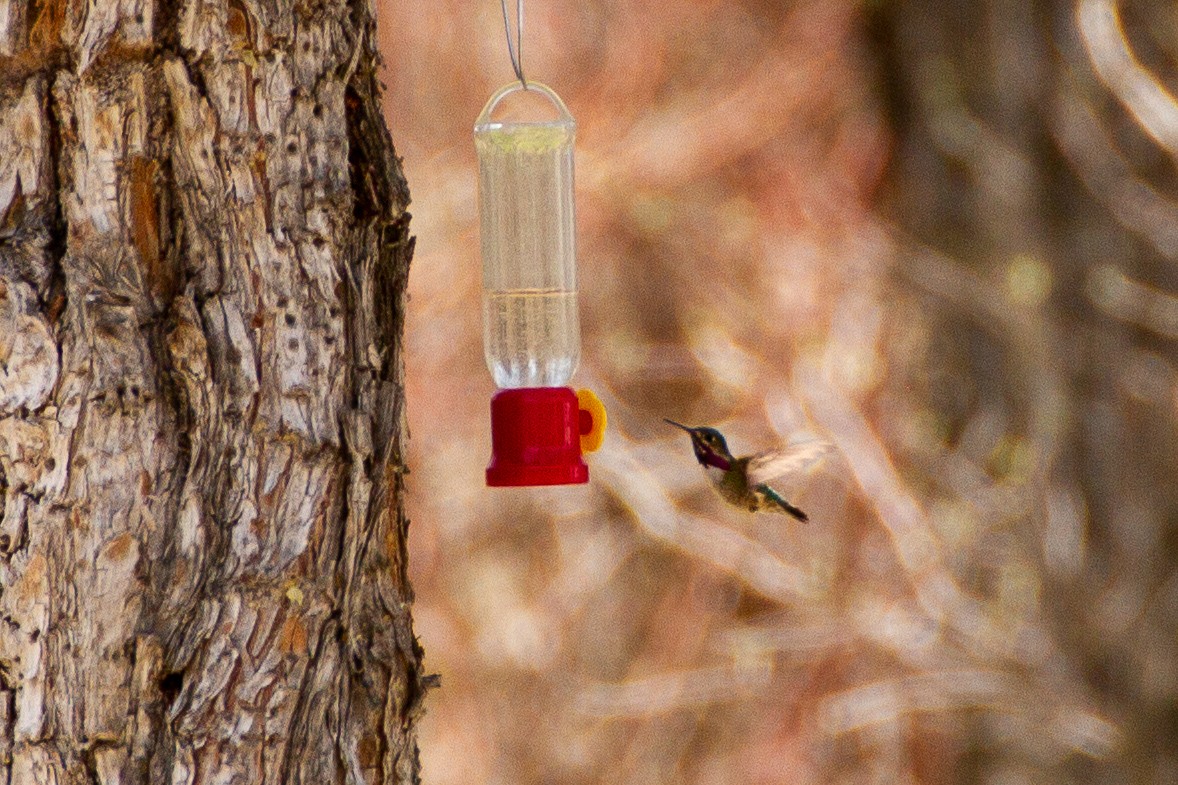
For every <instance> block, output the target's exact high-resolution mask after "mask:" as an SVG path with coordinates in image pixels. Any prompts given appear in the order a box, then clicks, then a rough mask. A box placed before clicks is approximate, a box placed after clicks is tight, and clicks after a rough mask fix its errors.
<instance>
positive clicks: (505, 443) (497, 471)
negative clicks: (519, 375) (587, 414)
mask: <svg viewBox="0 0 1178 785" xmlns="http://www.w3.org/2000/svg"><path fill="white" fill-rule="evenodd" d="M582 420H583V418H582V416H581V409H580V405H579V403H578V401H577V394H576V393H575V392H573V391H572V390H571V389H570V388H568V387H524V388H521V389H515V390H501V391H500V392H498V393H496V395H495V397H494V398H492V399H491V464H490V465H489V466H488V467H487V485H490V486H493V487H506V486H526V485H577V484H581V483H586V482H589V467H588V466H586V465H585V462H584V461H583V460H581V433H582V426H583V425H585V424H586V423H584V422H582ZM585 432H588V431H587V429H586V431H585Z"/></svg>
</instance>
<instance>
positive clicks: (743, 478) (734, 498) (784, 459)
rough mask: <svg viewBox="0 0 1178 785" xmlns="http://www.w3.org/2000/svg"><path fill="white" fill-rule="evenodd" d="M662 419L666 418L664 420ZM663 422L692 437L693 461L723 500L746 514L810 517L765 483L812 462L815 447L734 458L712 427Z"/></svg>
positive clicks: (800, 518)
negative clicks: (760, 513) (773, 513)
mask: <svg viewBox="0 0 1178 785" xmlns="http://www.w3.org/2000/svg"><path fill="white" fill-rule="evenodd" d="M664 419H665V418H664ZM665 422H668V423H670V424H671V425H674V426H675V427H676V428H682V429H683V430H685V431H687V433H688V434H689V435H690V436H691V447H692V449H693V450H695V459H696V460H697V461H699V463H700V466H703V467H704V471H705V472H706V473H707V475H708V479H709V480H711V481H712V487H713V488H715V489H716V492H717V493H719V494H720V496H721V497H723V499H724V500H725V501H727V502H728V503H730V504H733V505H735V506H737V507H743V508H744V509H746V510H748V511H749V512H778V513H785V514H787V515H792V516H793V517H795V518H797V519H798V520H799V521H806V520H809V518H808V517H807V516H806V513H804V512H802V511H801V510H800V509H798V508H797V507H795V506H794V505H793V504H790V503H789V502H788V501H786V500H785V498H784V497H783V496H782V495H781V494H779V493H778V492H777V491H775V490H773V489H772V488H770V487H769V485H768V481H769V480H772V479H774V478H776V477H780V476H782V475H784V474H788V473H790V472H793V471H797V470H798V469H800V468H802V467H803V466H805V465H807V464H809V463H811V462H812V461H813V460H814V458H815V457H816V456H817V455H818V454H820V453H821V452H822V448H821V447H820V446H818V445H807V446H804V447H802V448H800V449H794V450H773V451H769V452H763V453H757V454H756V455H746V456H745V457H743V458H736V457H734V456H733V455H732V452H731V451H730V450H729V449H728V442H726V441H725V440H724V435H723V434H722V433H720V432H719V431H718V430H716V429H715V428H707V427H699V428H689V427H688V426H686V425H684V424H683V423H678V422H675V421H674V420H666V419H665Z"/></svg>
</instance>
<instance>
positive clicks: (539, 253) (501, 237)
mask: <svg viewBox="0 0 1178 785" xmlns="http://www.w3.org/2000/svg"><path fill="white" fill-rule="evenodd" d="M508 41H509V44H510V37H509V38H508ZM514 62H515V58H514V56H513V64H514ZM516 73H517V75H518V76H519V77H520V81H519V82H516V83H512V84H509V85H507V86H506V87H503V88H501V89H499V90H498V91H496V92H495V94H494V95H492V96H491V98H490V100H488V101H487V105H486V106H485V107H484V108H483V111H482V114H480V115H479V117H478V120H477V121H476V123H475V127H474V139H475V148H476V150H477V152H478V158H479V214H480V219H481V220H480V225H481V233H482V255H483V348H484V353H485V355H486V360H487V367H488V368H489V369H490V371H491V375H492V376H493V377H494V379H495V384H496V386H498V387H499V391H498V392H497V393H496V394H495V396H494V397H493V398H492V399H491V462H490V465H489V466H487V485H491V486H527V485H567V484H574V483H584V482H588V481H589V468H588V467H587V466H586V465H585V461H584V460H583V459H582V454H583V453H586V452H592V451H594V450H596V449H597V448H598V447H600V446H601V442H602V439H603V437H604V431H605V423H606V417H605V408H604V407H603V406H602V404H601V401H600V400H599V399H598V398H597V396H596V395H594V394H593V393H592V392H590V391H589V390H577V391H574V390H572V389H571V388H570V387H568V386H567V385H568V381H569V379H570V378H571V377H572V375H573V372H574V371H575V370H576V369H577V364H578V362H579V361H580V356H581V326H580V319H579V317H578V312H577V260H576V248H575V241H574V235H575V211H574V208H573V140H574V137H575V134H576V123H575V122H574V120H573V117H572V115H570V114H569V111H568V109H567V108H566V107H565V105H564V102H563V101H561V100H560V97H559V96H558V95H557V94H556V93H555V92H553V91H552V89H550V88H549V87H546V86H545V85H543V84H540V83H538V82H526V81H525V80H524V79H523V75H522V71H521V70H520V69H519V68H518V67H517V69H516ZM522 91H528V92H529V93H532V94H535V95H539V96H542V97H543V98H545V99H547V101H548V103H550V104H551V108H552V109H554V110H555V117H554V118H552V119H545V120H538V121H537V120H527V121H517V120H495V119H493V118H492V114H493V113H494V111H495V109H496V107H498V106H499V104H500V102H501V101H502V100H503V99H505V98H507V97H508V96H511V95H513V94H515V93H519V92H522ZM517 100H518V99H517Z"/></svg>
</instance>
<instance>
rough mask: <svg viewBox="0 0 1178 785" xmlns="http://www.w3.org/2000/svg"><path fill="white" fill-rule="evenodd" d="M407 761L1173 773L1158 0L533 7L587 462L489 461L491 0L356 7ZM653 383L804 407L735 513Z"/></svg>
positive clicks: (1174, 377) (1174, 604)
mask: <svg viewBox="0 0 1178 785" xmlns="http://www.w3.org/2000/svg"><path fill="white" fill-rule="evenodd" d="M381 24H382V28H381V35H382V44H383V51H384V53H385V59H386V63H387V66H388V69H387V71H386V75H385V80H386V82H387V88H388V90H387V109H388V118H389V123H390V126H391V128H392V132H393V136H394V139H395V141H396V144H397V146H398V151H399V153H400V154H401V155H402V156H403V157H404V162H405V170H406V172H407V175H408V178H409V181H410V186H411V189H412V193H413V206H412V208H411V209H412V211H413V214H414V219H413V231H414V233H415V234H416V235H417V238H418V241H417V252H416V256H415V260H414V267H413V273H412V278H411V285H410V289H411V293H412V299H411V302H410V303H409V322H408V330H409V333H408V336H407V337H408V351H407V363H408V380H409V391H408V392H409V396H410V425H411V429H412V461H411V465H412V472H413V473H412V475H411V477H410V484H409V487H410V492H411V498H410V508H411V513H412V518H413V526H412V530H411V540H412V542H411V567H412V574H413V577H414V582H415V586H416V591H417V601H416V605H415V610H414V613H415V617H416V624H417V630H418V632H419V634H420V636H421V639H422V642H423V644H424V646H425V649H426V661H427V666H428V667H429V669H430V670H431V671H433V672H437V673H439V674H441V677H442V687H441V689H439V690H437V691H436V692H434V693H433V694H432V695H431V696H430V700H429V704H428V715H427V717H426V718H425V720H424V724H423V726H422V738H421V744H422V748H423V755H424V763H425V770H424V778H425V781H426V783H427V784H428V785H472V784H473V783H480V784H481V783H488V784H492V785H494V784H498V783H502V784H503V785H508V784H510V785H540V784H541V783H571V784H576V783H626V785H645V784H646V783H650V785H656V784H657V785H668V784H673V783H685V784H686V783H692V784H695V783H698V784H699V785H703V784H704V783H707V784H708V785H723V783H815V784H817V783H823V785H826V784H828V783H843V782H845V783H985V784H986V785H1021V784H1022V783H1028V784H1029V783H1068V782H1076V783H1159V784H1160V783H1173V782H1178V629H1176V628H1178V624H1176V619H1178V565H1176V563H1175V559H1174V556H1173V554H1174V552H1175V545H1176V531H1178V524H1176V521H1178V487H1176V482H1175V479H1176V477H1178V472H1176V469H1178V465H1176V464H1178V451H1176V449H1175V445H1176V439H1175V437H1176V436H1178V433H1176V430H1178V429H1176V428H1175V424H1176V421H1178V417H1176V416H1175V415H1176V406H1178V365H1176V363H1178V358H1176V357H1175V351H1174V349H1175V346H1174V341H1175V339H1176V338H1178V296H1176V295H1175V292H1178V201H1176V200H1178V177H1176V176H1175V161H1176V158H1178V103H1176V101H1175V99H1174V94H1175V91H1176V90H1178V60H1176V57H1178V6H1175V5H1174V4H1173V3H1169V2H1161V1H1160V0H1158V1H1157V2H1136V1H1135V2H1129V3H1124V4H1122V5H1120V6H1118V5H1117V4H1116V3H1114V2H1112V0H1079V2H1054V3H1049V2H1042V1H1039V0H1037V1H1036V2H1027V1H1026V0H981V1H974V2H964V0H949V2H944V1H943V0H912V1H911V2H889V1H888V0H877V1H876V2H869V3H864V2H845V1H844V0H801V1H799V2H793V3H788V4H782V3H774V2H757V1H756V0H746V1H745V2H727V1H726V0H679V1H678V2H672V3H655V2H639V0H595V1H594V2H584V0H528V6H527V26H526V31H525V42H524V58H525V68H526V70H527V72H528V74H529V75H530V77H531V78H534V79H540V80H542V81H544V82H546V83H548V84H550V85H552V86H553V87H554V88H555V89H556V90H557V91H558V92H560V93H561V94H562V96H563V97H564V98H565V100H566V102H567V103H568V105H569V107H570V109H571V111H572V112H573V114H574V115H575V116H576V118H577V120H578V123H579V131H578V148H577V156H578V157H577V177H578V181H577V207H578V210H579V216H578V217H579V231H580V234H579V243H580V245H579V258H580V276H581V277H580V283H581V296H582V297H581V313H582V321H583V325H584V354H583V358H584V359H583V361H582V365H581V370H580V372H579V373H578V375H577V376H576V377H575V379H574V383H576V384H578V385H580V386H588V387H592V388H594V389H595V390H596V391H597V392H598V393H599V394H600V395H601V396H602V398H603V399H604V400H605V402H606V404H607V406H608V407H609V411H610V415H611V418H612V419H611V430H610V433H609V435H608V438H607V440H606V444H605V448H604V449H603V451H602V452H600V453H598V454H597V455H595V456H593V458H592V460H591V466H592V482H591V483H590V485H588V486H586V487H571V488H561V489H538V490H490V489H487V488H485V487H484V486H483V477H482V471H483V468H484V466H485V463H486V459H487V457H488V445H489V424H488V410H487V409H488V404H487V401H488V399H489V397H490V395H491V394H492V393H493V387H492V383H491V380H490V377H489V375H488V373H487V371H486V369H485V367H484V365H483V359H482V342H481V335H480V329H481V322H480V310H479V309H480V305H479V303H480V286H481V281H480V261H479V254H478V227H477V205H476V182H475V158H474V149H473V145H472V141H471V136H470V132H471V126H472V123H473V120H474V118H475V116H476V115H477V114H478V112H479V110H480V109H481V107H482V104H483V102H484V101H485V100H486V98H487V96H488V95H489V94H490V93H491V92H492V91H493V90H494V89H495V88H496V87H498V86H500V85H501V84H504V83H506V82H508V81H509V80H510V78H511V71H510V66H509V62H508V59H507V54H506V48H505V45H504V41H503V29H502V19H501V17H500V10H499V6H498V4H497V3H495V2H493V0H478V2H469V0H464V1H463V2H457V1H456V0H439V2H435V3H430V4H428V5H422V4H420V3H393V2H387V3H384V4H383V6H382V19H381ZM662 417H674V418H676V419H678V420H682V421H685V422H689V423H694V424H711V425H716V426H718V427H720V428H721V429H723V430H724V432H725V433H726V434H728V435H729V440H730V442H731V443H733V445H734V446H735V447H736V448H737V450H742V451H746V452H747V451H753V450H759V449H766V448H769V447H774V446H779V445H782V444H786V443H789V442H791V441H795V440H798V439H803V438H812V437H815V436H817V437H820V438H823V439H826V440H828V441H830V442H831V443H832V444H833V445H834V448H835V449H834V452H833V453H832V455H831V457H830V458H829V459H828V460H827V461H826V462H825V463H824V464H823V465H822V466H821V467H820V468H819V469H818V470H817V471H815V472H814V473H812V474H811V475H810V476H809V477H807V478H799V479H798V480H796V481H794V482H791V483H787V484H786V486H785V487H784V490H786V491H788V493H789V495H790V496H791V498H793V499H794V500H795V501H796V502H797V503H799V504H800V505H801V506H802V507H803V508H804V509H806V510H807V511H808V512H809V513H810V516H811V523H810V524H808V525H800V524H796V523H794V522H792V521H790V520H788V519H786V518H784V517H781V518H778V517H766V518H760V517H758V518H754V517H751V516H750V515H748V514H745V513H742V512H740V511H737V510H734V509H730V508H726V507H724V506H723V503H722V502H721V501H719V500H718V499H717V498H715V497H714V496H712V495H711V493H710V492H709V491H708V490H707V488H706V487H705V485H704V484H703V477H702V474H701V473H700V472H699V471H698V469H697V467H696V465H695V462H694V460H693V459H692V456H691V454H690V450H689V446H688V443H687V439H686V438H685V436H684V435H683V434H682V433H681V432H678V431H675V430H674V429H672V428H670V427H668V426H666V425H665V424H663V423H662V420H661V418H662Z"/></svg>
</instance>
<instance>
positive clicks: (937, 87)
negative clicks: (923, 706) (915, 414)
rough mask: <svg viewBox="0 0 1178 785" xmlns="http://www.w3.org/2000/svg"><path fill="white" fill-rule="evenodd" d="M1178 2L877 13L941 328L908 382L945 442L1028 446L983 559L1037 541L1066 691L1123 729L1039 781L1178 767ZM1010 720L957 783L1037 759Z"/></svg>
mask: <svg viewBox="0 0 1178 785" xmlns="http://www.w3.org/2000/svg"><path fill="white" fill-rule="evenodd" d="M1172 16H1173V5H1172V4H1167V3H1150V2H1145V0H1119V1H1114V0H1035V2H1030V3H1025V2H1016V0H985V2H980V3H978V2H963V1H962V0H953V1H952V2H947V3H946V2H939V1H936V0H903V1H902V2H896V3H887V4H878V6H877V7H876V8H875V9H874V11H873V12H872V16H871V21H872V23H873V26H872V32H873V33H874V35H875V42H876V47H875V52H876V54H877V55H878V57H879V60H880V63H881V70H882V72H883V73H882V79H881V82H882V83H883V84H884V85H885V90H884V92H885V94H886V95H887V98H888V99H889V100H888V107H889V109H890V115H891V120H892V124H893V127H894V129H895V131H896V137H897V141H896V145H895V162H894V165H893V167H892V181H891V183H890V186H891V187H890V190H889V193H888V194H887V200H886V201H887V203H888V205H889V206H890V207H891V208H892V209H893V210H894V213H895V216H896V219H897V221H898V223H899V224H900V226H901V227H902V228H903V229H904V230H906V235H905V237H906V242H907V243H908V248H907V249H906V251H907V252H906V253H904V254H902V255H901V259H900V263H899V265H898V273H899V275H900V276H901V277H902V279H903V280H904V282H905V283H906V284H909V286H908V287H907V288H909V289H915V290H918V291H923V297H924V302H923V305H924V313H926V314H930V317H929V318H930V319H931V320H933V321H934V322H935V327H934V330H933V333H934V334H936V335H937V336H938V339H937V341H936V343H935V345H936V349H935V351H934V354H935V355H936V356H935V357H933V358H931V359H929V360H926V361H925V362H924V364H923V365H920V364H919V363H910V364H909V367H910V375H909V376H908V377H907V379H906V380H907V381H908V382H910V384H911V389H912V390H919V393H917V396H920V397H922V398H923V399H924V401H925V402H927V404H928V406H929V408H930V409H931V410H933V411H935V412H937V415H938V417H939V418H940V421H941V423H943V426H944V432H945V433H946V434H947V435H948V438H949V440H950V441H951V442H953V443H956V444H962V443H964V442H966V441H969V440H970V439H973V441H974V442H975V443H978V442H980V441H984V440H978V439H977V435H978V434H979V433H981V432H983V431H984V430H987V429H988V430H990V431H997V432H1002V433H1003V436H1002V438H1003V440H1004V443H1005V444H1008V445H1010V444H1014V445H1018V448H1019V450H1020V451H1022V452H1023V454H1024V455H1026V456H1027V460H1025V461H1024V464H1025V466H1026V467H1027V468H1025V469H1022V470H1015V471H1011V470H1009V469H1007V470H1003V469H1002V468H1001V467H1002V464H1003V463H1006V465H1007V466H1008V467H1009V466H1012V465H1013V464H1014V462H1013V461H1010V460H1006V461H1003V459H1002V456H1001V452H1000V451H995V452H994V453H993V454H994V455H995V456H996V457H997V460H994V461H991V464H992V466H994V467H996V471H997V473H998V474H999V477H1000V479H1001V485H1000V486H999V487H1001V488H1002V490H1003V492H1004V494H1005V495H1004V496H1002V499H1001V503H1002V510H1001V516H1002V517H1001V518H998V517H997V516H994V517H992V518H991V523H990V526H992V530H991V532H989V533H987V534H986V535H984V537H983V538H981V539H982V540H983V541H984V542H986V543H987V548H985V549H979V551H978V552H979V553H980V554H982V555H983V558H984V559H985V560H986V561H987V562H988V564H982V565H979V566H978V567H977V568H975V573H974V574H975V576H981V577H982V578H985V577H986V570H987V569H989V568H990V566H991V565H993V564H994V563H995V562H998V561H1001V559H1000V558H999V556H998V554H999V553H1001V552H1004V551H1005V552H1010V551H1011V550H1013V549H1009V548H1007V547H1006V546H1005V545H1002V544H1001V539H1000V538H1001V537H1003V536H1009V537H1010V538H1011V539H1010V542H1015V543H1018V545H1019V550H1021V551H1022V552H1024V553H1028V554H1038V555H1039V560H1038V562H1037V566H1038V567H1040V568H1041V569H1040V570H1038V571H1037V572H1033V573H1032V572H1027V573H1026V574H1027V575H1029V576H1030V578H1031V580H1033V581H1034V585H1035V586H1036V587H1037V591H1038V596H1039V598H1041V599H1038V600H1037V604H1038V605H1041V607H1042V616H1043V620H1044V622H1045V623H1046V625H1047V627H1048V628H1049V629H1053V630H1054V631H1056V633H1057V634H1058V636H1059V645H1060V651H1059V652H1058V654H1057V655H1056V656H1053V657H1051V658H1049V659H1047V660H1045V662H1046V664H1047V665H1048V668H1047V669H1046V672H1048V673H1050V674H1051V677H1052V679H1053V682H1052V684H1053V688H1056V685H1058V684H1064V683H1079V684H1081V685H1082V687H1083V690H1084V692H1083V698H1084V700H1086V701H1087V702H1088V704H1089V705H1093V706H1097V707H1100V708H1102V709H1103V710H1104V711H1105V712H1106V713H1107V715H1108V716H1109V717H1110V718H1111V719H1112V720H1114V721H1115V722H1116V723H1117V725H1118V728H1119V731H1120V734H1122V735H1120V736H1118V738H1119V739H1120V742H1119V743H1118V744H1116V745H1111V744H1110V745H1101V744H1088V745H1085V744H1076V745H1075V747H1074V749H1073V750H1072V751H1082V752H1087V753H1089V754H1090V755H1092V757H1093V758H1095V759H1097V760H1100V761H1101V762H1100V764H1099V767H1098V766H1097V764H1086V765H1088V766H1089V768H1086V769H1081V768H1079V765H1078V764H1076V763H1074V761H1072V760H1070V759H1068V758H1063V757H1061V758H1060V759H1058V760H1053V761H1051V762H1050V763H1048V762H1044V761H1045V760H1046V759H1044V760H1043V761H1037V762H1036V763H1035V764H1034V765H1035V766H1036V767H1037V769H1036V770H1037V771H1039V772H1040V773H1039V774H1038V775H1037V776H1038V779H1040V780H1042V779H1043V778H1044V776H1046V777H1047V778H1048V779H1049V780H1051V781H1092V782H1163V781H1165V782H1169V781H1174V779H1175V777H1176V776H1178V764H1176V763H1175V760H1174V757H1173V736H1174V733H1175V729H1176V728H1178V724H1176V718H1178V714H1176V713H1175V710H1174V706H1175V705H1176V703H1175V701H1176V700H1178V677H1175V674H1178V647H1176V645H1175V642H1176V641H1178V634H1176V633H1178V614H1176V613H1175V611H1174V609H1175V608H1176V607H1178V594H1176V593H1175V592H1174V589H1173V587H1174V586H1175V583H1174V575H1175V573H1174V569H1173V550H1172V548H1170V547H1167V544H1172V543H1173V542H1174V541H1175V537H1176V536H1178V535H1176V532H1178V528H1176V527H1175V520H1178V519H1176V518H1175V516H1174V513H1173V511H1174V510H1178V484H1175V483H1174V481H1173V478H1174V476H1175V472H1176V471H1178V462H1176V460H1175V456H1176V455H1178V453H1175V451H1174V441H1175V438H1176V437H1178V431H1176V430H1175V425H1174V423H1175V419H1174V400H1175V397H1174V395H1175V391H1178V370H1176V369H1178V364H1176V362H1175V358H1176V357H1178V354H1176V353H1175V351H1174V342H1173V337H1174V332H1173V328H1172V326H1171V325H1172V322H1167V321H1166V318H1168V317H1162V316H1161V315H1160V314H1161V313H1162V312H1163V310H1164V309H1166V308H1172V307H1173V305H1172V304H1171V303H1172V302H1173V291H1174V282H1175V280H1178V278H1176V276H1175V266H1174V261H1175V259H1178V251H1176V250H1175V244H1174V237H1175V236H1176V235H1175V231H1178V203H1176V201H1175V196H1174V195H1175V193H1178V177H1176V176H1175V173H1174V168H1173V162H1174V160H1178V147H1175V146H1174V145H1173V137H1172V135H1171V136H1169V137H1167V136H1165V135H1162V134H1159V133H1157V131H1156V129H1154V128H1151V127H1149V125H1150V123H1149V119H1150V117H1151V115H1150V111H1156V113H1157V114H1158V115H1159V116H1162V117H1164V118H1165V119H1166V120H1167V121H1168V122H1169V123H1171V125H1172V124H1173V122H1174V120H1175V118H1178V104H1176V103H1175V101H1174V99H1173V94H1172V91H1173V86H1174V69H1173V63H1174V57H1175V55H1176V54H1178V51H1176V49H1178V48H1176V47H1175V39H1174V37H1173V36H1172V35H1170V32H1169V31H1172V29H1173V28H1172ZM1163 85H1166V86H1163ZM1167 89H1169V90H1170V91H1171V92H1166V90H1167ZM1150 102H1152V104H1150V106H1151V107H1156V109H1151V110H1150V111H1145V110H1143V109H1142V106H1143V105H1145V104H1149V103H1150ZM912 285H914V286H912ZM1150 298H1152V299H1150ZM1155 303H1160V304H1155ZM1161 304H1164V305H1161ZM1167 313H1169V311H1167ZM901 365H903V363H897V367H900V366H901ZM930 368H933V369H935V372H934V373H930V371H929V369H930ZM917 396H913V397H917ZM1003 474H1005V476H1002V475H1003ZM1061 522H1062V523H1061ZM1004 529H1006V530H1008V531H1009V532H1010V534H1009V535H1006V533H1005V532H1004V531H1003V530H1004ZM1123 597H1141V598H1147V597H1149V598H1158V599H1156V600H1153V599H1151V600H1149V601H1145V600H1144V599H1143V600H1142V601H1141V602H1140V603H1139V604H1133V605H1130V604H1128V603H1126V602H1125V601H1124V600H1123V599H1121V598H1123ZM1163 597H1164V598H1167V599H1161V598H1163ZM1118 603H1120V604H1118ZM1126 608H1131V610H1126ZM1073 663H1074V664H1076V666H1078V667H1073ZM1158 674H1165V676H1161V675H1158ZM996 735H997V734H994V733H993V732H992V731H991V730H990V729H986V728H984V727H982V726H981V725H980V724H979V725H978V727H977V734H976V738H972V739H968V740H967V742H968V744H969V745H970V753H969V754H968V755H966V756H965V757H964V759H965V761H966V763H964V764H963V770H961V771H958V772H955V776H956V781H958V782H980V781H983V780H985V779H987V777H986V776H985V775H986V772H989V771H999V772H1008V771H1015V770H1017V767H1019V766H1024V765H1026V761H1027V760H1030V759H1031V756H1028V755H1027V754H1026V749H1033V748H1032V747H1031V744H1029V743H1027V742H1026V741H1020V742H1019V743H1013V744H1012V743H1009V740H1008V739H1001V740H997V741H996V739H995V737H996ZM1106 747H1107V749H1105V748H1106ZM1020 755H1021V757H1020ZM1044 771H1046V772H1048V774H1046V775H1044V774H1043V773H1042V772H1044ZM993 776H1006V775H1005V774H996V775H993Z"/></svg>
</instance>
